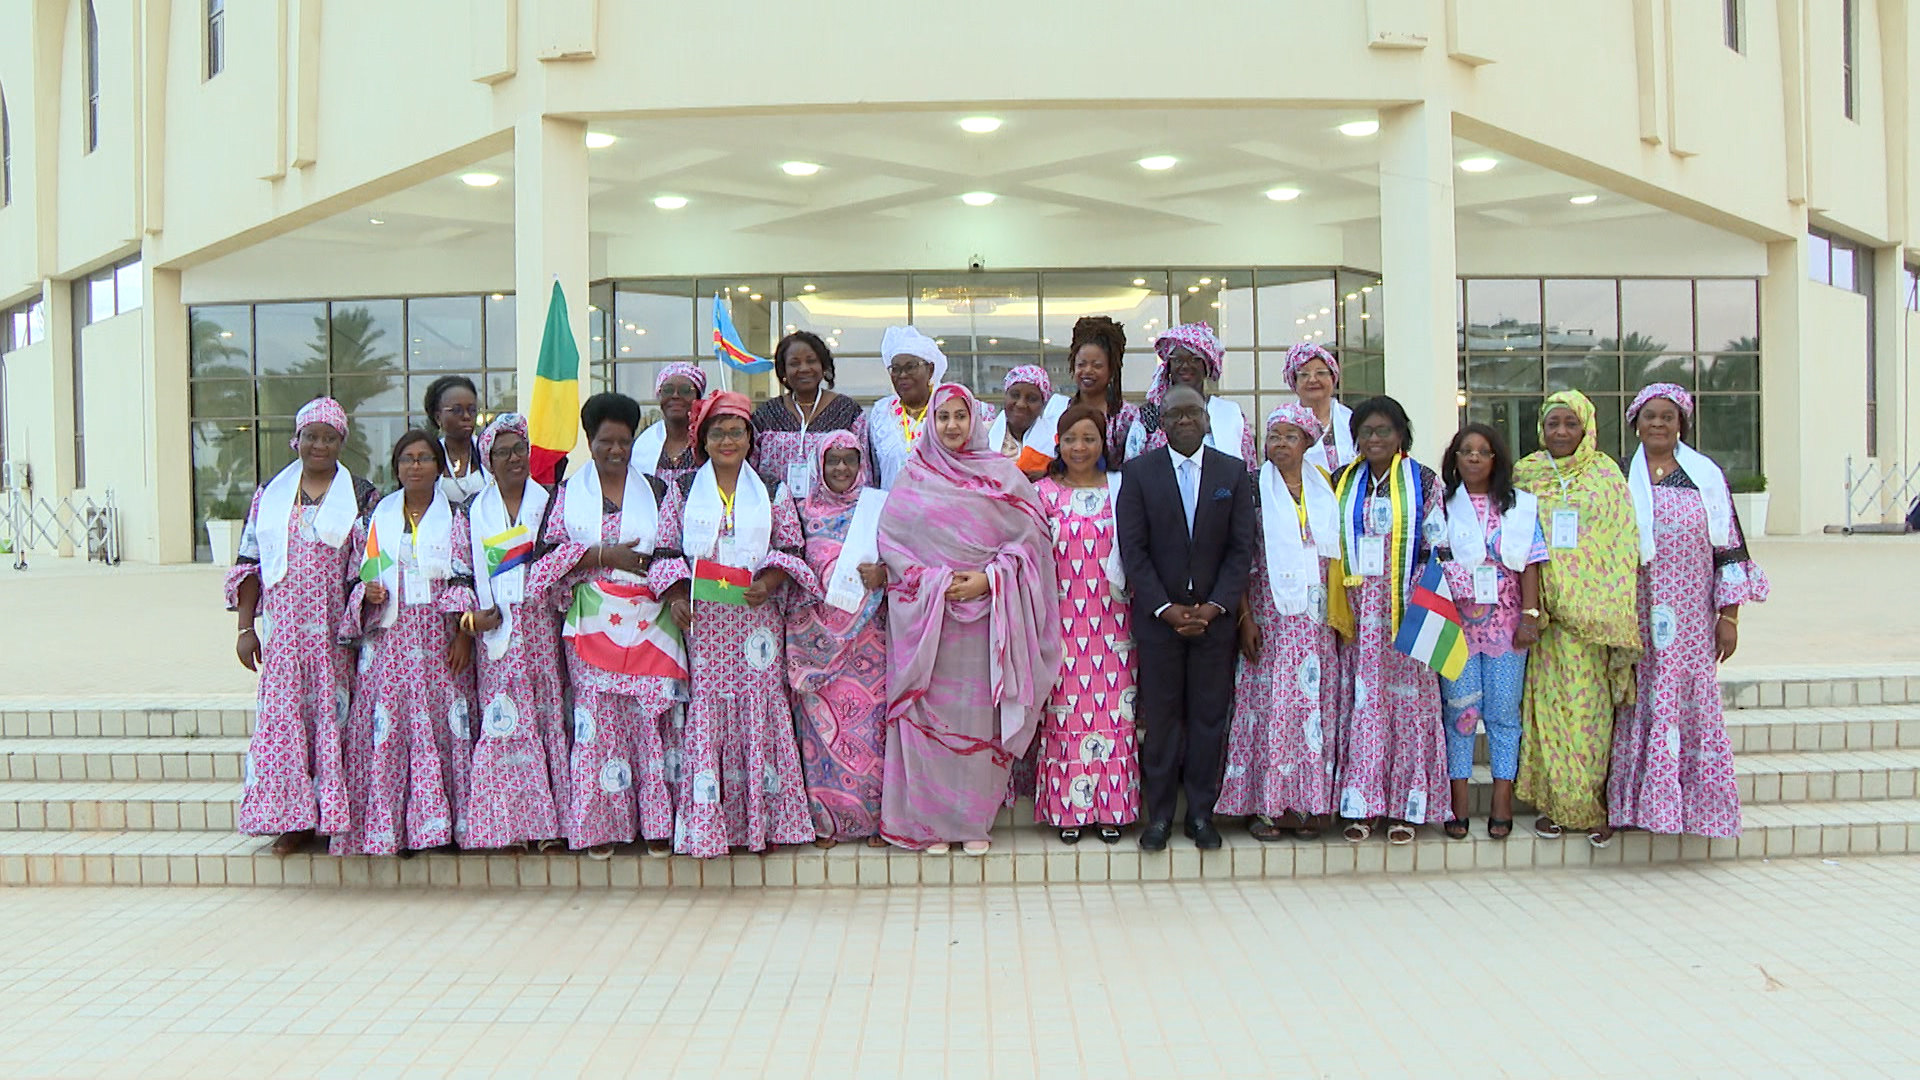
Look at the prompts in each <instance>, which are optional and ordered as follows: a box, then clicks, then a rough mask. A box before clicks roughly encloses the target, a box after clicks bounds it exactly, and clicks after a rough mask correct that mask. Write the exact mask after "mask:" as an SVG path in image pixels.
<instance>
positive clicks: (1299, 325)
mask: <svg viewBox="0 0 1920 1080" xmlns="http://www.w3.org/2000/svg"><path fill="white" fill-rule="evenodd" d="M1254 282H1255V284H1256V285H1257V289H1256V294H1257V299H1256V302H1257V303H1258V304H1259V306H1260V344H1261V345H1262V346H1263V347H1266V348H1276V349H1285V348H1287V347H1288V346H1291V345H1294V344H1296V343H1298V342H1301V341H1306V340H1308V339H1310V338H1311V339H1313V340H1316V341H1320V342H1322V343H1324V344H1326V345H1327V346H1328V347H1329V348H1331V347H1333V345H1334V344H1336V343H1337V342H1338V340H1339V339H1338V334H1337V332H1336V331H1335V322H1336V320H1335V319H1333V317H1332V313H1333V305H1334V301H1335V298H1336V294H1335V293H1334V281H1333V275H1332V274H1330V273H1328V272H1327V271H1325V270H1261V271H1258V272H1256V273H1255V274H1254ZM1375 291H1376V292H1377V291H1378V290H1375ZM1323 309H1324V311H1325V312H1326V313H1325V314H1322V311H1323ZM1316 330H1324V331H1326V333H1325V334H1323V335H1321V336H1320V337H1317V338H1315V337H1314V331H1316ZM1329 339H1333V340H1331V341H1330V340H1329Z"/></svg>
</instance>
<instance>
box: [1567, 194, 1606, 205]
mask: <svg viewBox="0 0 1920 1080" xmlns="http://www.w3.org/2000/svg"><path fill="white" fill-rule="evenodd" d="M1599 198H1600V196H1598V195H1575V196H1574V197H1573V198H1571V199H1568V200H1567V201H1568V202H1570V203H1572V204H1573V205H1575V206H1587V205H1590V204H1592V203H1593V202H1594V201H1596V200H1597V199H1599Z"/></svg>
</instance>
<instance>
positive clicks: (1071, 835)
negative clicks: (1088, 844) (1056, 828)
mask: <svg viewBox="0 0 1920 1080" xmlns="http://www.w3.org/2000/svg"><path fill="white" fill-rule="evenodd" d="M1060 842H1061V843H1063V844H1077V843H1079V842H1080V830H1079V829H1061V830H1060Z"/></svg>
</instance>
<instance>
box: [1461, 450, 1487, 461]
mask: <svg viewBox="0 0 1920 1080" xmlns="http://www.w3.org/2000/svg"><path fill="white" fill-rule="evenodd" d="M1453 456H1454V457H1457V458H1464V459H1466V460H1468V461H1481V460H1485V459H1489V458H1492V457H1493V451H1491V450H1455V451H1454V452H1453Z"/></svg>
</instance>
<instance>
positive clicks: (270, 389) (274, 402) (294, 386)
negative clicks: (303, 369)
mask: <svg viewBox="0 0 1920 1080" xmlns="http://www.w3.org/2000/svg"><path fill="white" fill-rule="evenodd" d="M257 385H258V392H259V395H260V412H261V413H263V414H264V415H267V416H286V417H291V416H292V415H293V414H294V413H297V412H299V411H300V406H302V405H305V404H306V403H307V402H309V401H312V400H313V399H314V398H317V397H326V396H328V395H327V380H326V377H325V376H323V375H305V376H300V377H293V378H279V379H261V380H260V381H259V383H258V384H257ZM347 415H348V416H349V417H351V416H352V415H353V413H352V411H351V410H349V411H348V413H347ZM288 434H289V435H291V434H292V432H288Z"/></svg>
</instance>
